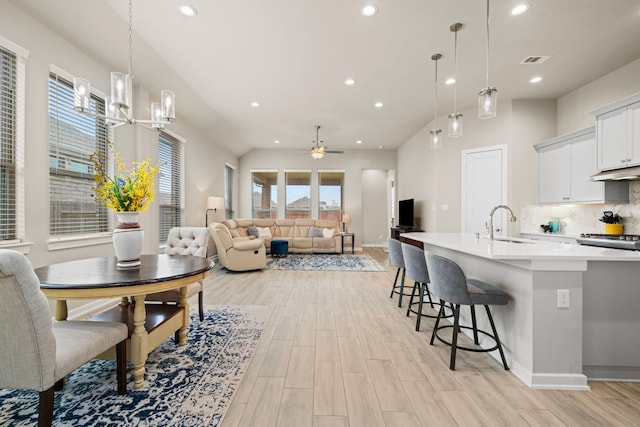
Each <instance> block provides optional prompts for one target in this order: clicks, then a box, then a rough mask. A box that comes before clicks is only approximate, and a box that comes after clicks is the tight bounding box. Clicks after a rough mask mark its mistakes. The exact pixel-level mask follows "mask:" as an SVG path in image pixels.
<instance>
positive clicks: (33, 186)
mask: <svg viewBox="0 0 640 427" xmlns="http://www.w3.org/2000/svg"><path fill="white" fill-rule="evenodd" d="M0 35H1V36H3V37H4V38H6V39H8V40H10V41H12V42H13V43H16V44H18V45H20V46H22V47H23V48H25V49H27V50H29V51H30V55H29V59H28V60H27V62H26V147H25V176H26V177H27V179H26V183H25V193H26V201H25V205H26V206H25V210H26V218H25V224H26V240H27V241H30V242H33V245H32V246H31V249H30V253H29V254H28V257H29V259H30V260H31V262H32V264H33V265H34V266H35V267H39V266H41V265H46V264H51V263H55V262H60V261H65V260H71V259H78V258H89V257H94V256H105V255H113V248H112V245H111V244H110V243H109V244H101V245H94V246H87V247H81V248H73V249H65V250H56V251H52V250H49V249H48V247H47V239H48V238H49V217H48V212H49V196H48V195H49V182H48V172H49V160H48V156H49V152H48V150H49V147H48V127H49V122H48V75H49V65H50V64H53V65H55V66H57V67H60V68H62V69H63V70H65V71H67V72H69V73H71V74H74V75H77V76H83V77H86V78H88V79H89V80H91V82H92V85H94V86H95V87H97V88H98V89H100V90H102V91H103V92H107V91H108V90H109V73H110V71H112V70H110V69H108V68H107V67H106V66H104V65H102V64H100V63H99V62H98V61H97V60H95V58H94V57H92V55H91V54H87V53H86V52H83V51H82V50H81V49H79V48H78V47H76V46H73V45H72V44H70V43H69V42H67V41H66V40H65V39H64V38H62V37H61V36H60V35H58V34H56V33H55V32H53V31H52V30H50V29H49V28H47V27H45V26H43V25H42V24H41V23H40V22H38V21H37V20H35V19H33V18H32V17H30V16H29V15H27V14H25V13H24V12H22V11H21V10H20V9H17V8H16V7H15V6H13V5H12V4H11V3H9V2H7V1H5V0H1V1H0ZM136 85H137V86H136V88H135V95H134V102H136V103H137V104H139V105H137V107H138V108H139V109H141V108H144V107H142V106H143V105H145V104H146V102H144V101H145V99H148V98H149V94H148V90H147V89H146V88H145V87H144V82H143V81H139V80H136ZM167 87H171V81H168V82H167ZM176 98H177V99H180V93H176ZM140 115H145V116H146V114H145V113H144V112H143V113H142V114H140ZM177 115H178V116H177V120H176V123H175V124H174V125H171V126H170V130H171V131H173V132H175V133H177V134H179V135H180V136H182V137H184V138H186V139H187V143H186V147H185V166H186V176H185V181H186V182H185V187H186V195H185V225H204V211H205V206H206V197H207V196H209V195H220V194H223V188H224V180H223V172H224V162H225V161H227V162H230V163H237V158H236V157H235V156H233V155H231V154H230V153H228V152H226V151H225V150H222V149H220V148H219V147H217V146H215V145H214V144H212V143H211V140H212V137H213V136H210V135H206V136H205V135H202V134H199V133H198V132H197V131H196V130H195V129H194V128H193V127H192V126H190V124H189V123H188V121H187V119H186V118H184V117H182V116H181V115H180V108H179V104H178V109H177ZM155 141H157V137H156V136H155V134H154V133H152V132H149V131H147V130H145V129H139V128H133V127H130V126H127V127H125V128H120V129H118V130H116V134H115V141H114V142H115V144H116V148H117V149H118V150H120V151H121V153H122V154H123V156H124V158H125V160H127V161H131V160H141V157H146V156H148V155H150V156H152V157H153V158H154V159H157V143H156V142H155ZM141 223H142V226H143V228H145V252H151V251H157V242H158V230H157V228H158V223H159V218H158V210H157V204H154V205H152V206H151V207H150V208H149V210H148V211H147V212H145V213H144V214H143V215H142V217H141Z"/></svg>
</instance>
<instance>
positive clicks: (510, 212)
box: [489, 205, 516, 240]
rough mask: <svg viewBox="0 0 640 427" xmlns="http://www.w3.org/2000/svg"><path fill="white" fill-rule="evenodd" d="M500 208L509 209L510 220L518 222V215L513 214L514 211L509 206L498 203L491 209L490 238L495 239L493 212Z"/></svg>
mask: <svg viewBox="0 0 640 427" xmlns="http://www.w3.org/2000/svg"><path fill="white" fill-rule="evenodd" d="M500 208H502V209H506V210H508V211H509V215H511V216H510V217H509V221H510V222H516V216H515V215H514V214H513V211H512V210H511V208H510V207H509V206H507V205H498V206H496V207H495V208H493V209H491V212H489V240H493V214H494V213H496V211H497V210H498V209H500Z"/></svg>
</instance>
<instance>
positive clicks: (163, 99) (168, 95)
mask: <svg viewBox="0 0 640 427" xmlns="http://www.w3.org/2000/svg"><path fill="white" fill-rule="evenodd" d="M131 2H132V0H129V70H128V73H127V74H125V73H119V72H115V71H114V72H112V73H111V96H106V97H105V99H104V101H105V115H104V116H103V115H101V114H96V113H94V112H93V111H91V105H90V100H91V83H90V82H89V80H86V79H82V78H75V79H73V92H74V105H73V108H74V109H75V110H76V111H78V112H79V113H82V114H86V115H89V116H93V117H100V118H103V119H105V123H106V124H107V125H108V126H111V127H118V126H122V125H127V124H130V125H134V124H141V125H143V126H150V127H151V128H152V129H157V130H162V129H164V125H165V124H169V123H172V122H173V121H174V120H175V118H176V112H175V95H174V93H173V92H172V91H170V90H162V91H161V92H160V102H159V103H152V104H151V106H150V107H151V110H150V111H151V117H150V118H149V120H139V119H135V118H133V103H132V98H131V97H132V85H133V65H132V64H133V7H132V4H131Z"/></svg>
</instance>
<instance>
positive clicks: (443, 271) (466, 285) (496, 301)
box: [424, 251, 509, 370]
mask: <svg viewBox="0 0 640 427" xmlns="http://www.w3.org/2000/svg"><path fill="white" fill-rule="evenodd" d="M424 254H425V258H426V260H427V268H428V269H429V273H430V274H429V276H430V278H431V284H432V285H433V288H434V292H435V293H436V295H438V298H440V300H441V302H442V301H446V302H450V303H452V304H453V305H454V308H453V325H445V326H439V324H440V319H441V318H442V315H443V313H444V304H441V305H440V310H439V311H438V318H437V319H436V324H435V326H434V327H433V332H432V334H431V341H430V343H431V345H433V340H434V338H438V340H439V341H441V342H443V343H445V344H448V345H450V346H451V361H450V362H449V369H451V370H455V369H456V350H458V349H460V350H466V351H475V352H489V351H493V350H498V351H499V352H500V357H501V358H502V364H503V365H504V369H505V370H509V366H508V365H507V361H506V359H505V357H504V352H503V351H502V344H500V338H499V337H498V331H496V326H495V324H494V323H493V317H491V310H489V306H490V305H506V304H507V303H508V301H509V294H507V293H506V292H504V291H502V290H500V289H498V288H496V287H495V286H492V285H490V284H488V283H485V282H483V281H481V280H477V279H467V278H466V276H465V274H464V272H463V271H462V269H461V268H460V266H459V265H458V264H456V263H455V262H453V261H451V260H450V259H447V258H444V257H441V256H439V255H435V254H432V253H431V252H429V251H425V252H424ZM461 305H468V306H470V307H471V321H472V326H471V327H469V326H460V322H459V320H460V306H461ZM475 305H484V308H485V309H486V311H487V317H488V318H489V323H490V324H491V332H492V333H488V332H485V331H481V330H479V329H478V327H477V324H476V312H475V307H474V306H475ZM445 328H453V331H452V339H451V342H448V341H445V340H444V339H442V338H441V337H440V336H438V331H439V330H440V329H445ZM460 328H463V329H472V330H473V341H474V343H475V344H476V345H478V344H479V341H478V333H481V334H483V335H486V336H488V337H490V338H492V339H493V340H494V341H495V345H494V346H493V347H491V348H487V349H485V348H470V347H463V346H460V345H458V332H459V330H460Z"/></svg>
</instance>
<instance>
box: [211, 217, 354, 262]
mask: <svg viewBox="0 0 640 427" xmlns="http://www.w3.org/2000/svg"><path fill="white" fill-rule="evenodd" d="M222 224H223V225H225V226H226V227H227V228H228V230H229V233H230V234H231V236H232V238H233V239H247V238H248V239H252V240H253V239H261V240H262V241H263V244H264V247H265V251H266V253H271V241H272V240H286V241H287V242H288V244H289V253H307V254H310V253H325V254H326V253H340V252H341V251H342V244H341V238H340V229H339V228H338V222H337V221H331V220H321V219H258V218H254V219H230V220H226V221H223V222H222Z"/></svg>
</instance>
